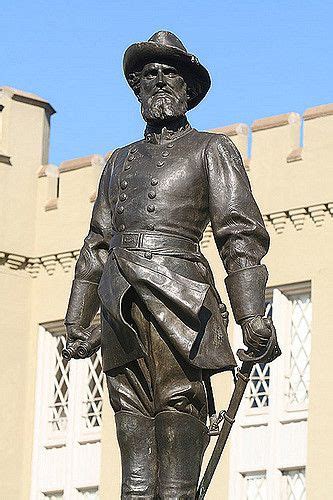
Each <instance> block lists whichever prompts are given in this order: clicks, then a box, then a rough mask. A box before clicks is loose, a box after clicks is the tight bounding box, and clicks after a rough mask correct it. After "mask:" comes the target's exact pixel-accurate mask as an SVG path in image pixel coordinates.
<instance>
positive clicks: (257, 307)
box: [225, 265, 268, 323]
mask: <svg viewBox="0 0 333 500" xmlns="http://www.w3.org/2000/svg"><path fill="white" fill-rule="evenodd" d="M267 279H268V272H267V269H266V266H264V265H259V266H253V267H244V268H242V269H239V270H238V271H234V272H233V273H231V274H229V276H227V277H226V279H225V285H226V288H227V292H228V296H229V300H230V304H231V308H232V312H233V314H234V317H235V321H236V323H241V321H242V320H244V319H245V318H248V317H249V316H264V315H265V289H266V283H267Z"/></svg>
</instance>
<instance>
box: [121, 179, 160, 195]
mask: <svg viewBox="0 0 333 500" xmlns="http://www.w3.org/2000/svg"><path fill="white" fill-rule="evenodd" d="M150 184H151V185H152V186H157V184H158V180H157V179H155V178H153V179H152V180H151V181H150ZM127 186H128V182H127V181H125V180H122V181H121V183H120V187H121V189H126V188H127ZM125 196H126V195H125ZM125 199H126V198H124V200H125Z"/></svg>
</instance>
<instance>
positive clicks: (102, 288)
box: [66, 31, 269, 500]
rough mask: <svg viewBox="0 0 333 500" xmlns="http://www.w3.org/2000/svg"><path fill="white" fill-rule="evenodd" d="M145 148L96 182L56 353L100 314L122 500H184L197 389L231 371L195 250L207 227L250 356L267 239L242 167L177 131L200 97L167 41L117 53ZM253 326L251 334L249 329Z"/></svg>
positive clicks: (197, 68)
mask: <svg viewBox="0 0 333 500" xmlns="http://www.w3.org/2000/svg"><path fill="white" fill-rule="evenodd" d="M124 72H125V76H126V79H127V81H128V83H129V85H130V87H131V88H132V90H133V91H134V93H135V95H136V96H137V98H138V100H139V102H140V104H141V112H142V116H143V118H144V120H145V121H146V122H147V126H146V130H145V133H144V138H143V139H141V140H139V141H137V142H134V143H133V144H130V145H128V146H124V147H122V148H119V149H117V150H116V151H114V152H113V154H112V156H111V157H110V158H109V160H108V161H107V163H106V166H105V168H104V171H103V174H102V177H101V180H100V185H99V190H98V195H97V199H96V202H95V206H94V209H93V214H92V219H91V225H90V230H89V233H88V236H87V237H86V239H85V241H84V245H83V248H82V250H81V253H80V256H79V259H78V262H77V265H76V270H75V279H74V281H73V287H72V292H71V297H70V301H69V306H68V312H67V315H66V327H67V343H68V346H69V347H72V348H73V353H74V357H79V356H78V355H77V353H76V352H75V346H76V345H77V342H78V341H80V340H87V339H88V340H89V332H91V331H92V330H91V326H90V325H91V322H92V320H93V318H94V316H95V315H96V313H97V311H98V309H99V308H100V310H101V348H102V359H103V369H104V371H105V373H106V377H107V385H108V390H109V395H110V401H111V405H112V407H113V410H114V412H115V419H116V427H117V436H118V442H119V446H120V451H121V457H122V493H121V498H122V499H137V498H140V499H151V500H152V499H157V498H158V499H163V500H164V499H165V500H166V499H169V500H171V499H173V500H174V499H194V498H195V494H196V488H197V483H198V478H199V473H200V468H201V463H202V458H203V454H204V451H205V448H206V446H207V443H208V431H207V427H206V421H207V398H206V390H205V386H204V380H207V379H208V378H209V376H210V375H212V374H214V373H217V372H221V371H224V370H230V369H233V368H234V367H235V366H236V362H235V359H234V356H233V353H232V351H231V348H230V345H229V341H228V335H227V323H228V314H227V312H226V307H225V305H224V304H223V302H222V301H221V298H220V296H219V294H218V292H217V290H216V288H215V285H214V280H213V276H212V272H211V270H210V268H209V265H208V262H207V261H206V259H205V258H204V256H203V255H202V253H201V252H200V247H199V242H200V240H201V238H202V235H203V232H204V230H205V228H206V226H207V224H208V222H209V221H210V222H211V226H212V230H213V233H214V237H215V242H216V245H217V248H218V250H219V253H220V256H221V259H222V262H223V264H224V267H225V269H226V271H227V273H228V276H227V278H226V280H225V281H226V288H227V291H228V295H229V299H230V303H231V306H232V310H233V313H234V317H235V320H236V322H237V323H238V324H240V325H241V327H242V331H243V334H244V343H245V344H246V345H247V346H248V347H249V348H250V349H252V350H253V352H256V353H260V352H261V351H262V350H263V349H265V347H266V344H267V338H268V337H269V332H268V326H267V322H266V321H265V318H264V304H265V300H264V296H265V285H266V281H267V271H266V268H265V266H264V265H261V263H260V261H261V259H262V257H263V256H264V255H265V254H266V252H267V250H268V246H269V237H268V234H267V232H266V230H265V227H264V223H263V220H262V217H261V214H260V212H259V209H258V207H257V204H256V202H255V200H254V198H253V195H252V192H251V188H250V184H249V181H248V178H247V175H246V173H245V170H244V167H243V164H242V159H241V157H240V154H239V152H238V150H237V149H236V147H235V145H234V144H233V143H232V141H231V140H230V139H229V138H228V137H226V136H225V135H222V134H212V133H209V132H198V131H197V130H195V129H193V128H192V127H191V126H190V124H189V122H188V121H187V119H186V112H187V111H188V110H190V109H192V108H194V107H195V106H196V105H197V104H198V103H199V102H200V101H201V100H202V99H203V98H204V96H205V95H206V93H207V91H208V89H209V87H210V77H209V74H208V72H207V70H206V69H205V68H204V67H203V66H202V65H201V64H200V63H199V61H198V59H197V57H195V56H194V55H192V54H190V53H188V52H187V50H186V48H185V47H184V45H183V44H182V42H181V41H180V40H179V39H178V38H177V37H176V36H175V35H174V34H172V33H170V32H167V31H159V32H158V33H156V34H154V35H153V36H152V37H151V38H150V39H149V40H148V42H143V43H136V44H134V45H131V46H130V47H129V48H128V49H127V50H126V52H125V56H124ZM254 325H255V326H254Z"/></svg>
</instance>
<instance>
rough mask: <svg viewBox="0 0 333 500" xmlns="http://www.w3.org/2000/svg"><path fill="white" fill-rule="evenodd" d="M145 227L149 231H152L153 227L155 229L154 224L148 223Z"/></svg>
mask: <svg viewBox="0 0 333 500" xmlns="http://www.w3.org/2000/svg"><path fill="white" fill-rule="evenodd" d="M147 229H149V231H154V229H155V226H154V224H148V225H147Z"/></svg>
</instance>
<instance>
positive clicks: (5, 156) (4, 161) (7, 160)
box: [0, 151, 11, 165]
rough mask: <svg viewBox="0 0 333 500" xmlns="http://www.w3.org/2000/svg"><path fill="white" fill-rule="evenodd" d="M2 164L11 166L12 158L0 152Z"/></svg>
mask: <svg viewBox="0 0 333 500" xmlns="http://www.w3.org/2000/svg"><path fill="white" fill-rule="evenodd" d="M0 163H5V164H6V165H11V161H10V156H9V155H7V154H6V153H3V152H1V151H0Z"/></svg>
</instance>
